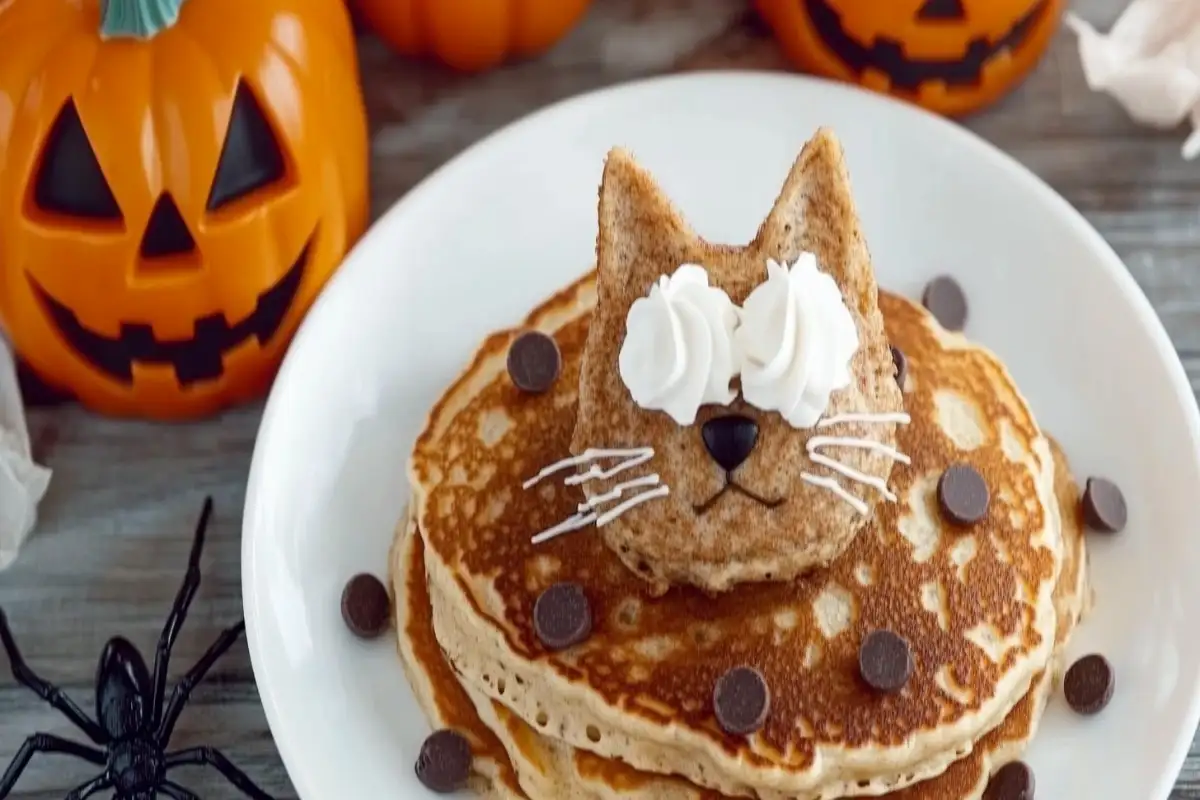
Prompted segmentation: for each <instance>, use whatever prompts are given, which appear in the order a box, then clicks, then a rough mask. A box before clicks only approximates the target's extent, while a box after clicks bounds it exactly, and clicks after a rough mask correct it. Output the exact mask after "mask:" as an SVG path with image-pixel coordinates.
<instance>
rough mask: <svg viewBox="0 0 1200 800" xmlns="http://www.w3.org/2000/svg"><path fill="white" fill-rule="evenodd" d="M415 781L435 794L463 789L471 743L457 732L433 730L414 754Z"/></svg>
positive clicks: (466, 777) (468, 768) (469, 764)
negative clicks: (415, 758)
mask: <svg viewBox="0 0 1200 800" xmlns="http://www.w3.org/2000/svg"><path fill="white" fill-rule="evenodd" d="M416 771H417V780H419V781H420V782H421V783H423V784H424V785H425V788H427V789H429V790H431V791H434V792H437V793H438V794H449V793H450V792H457V791H458V790H459V789H462V788H465V787H466V785H467V779H468V778H470V777H471V743H470V742H468V741H467V737H465V736H463V735H462V734H461V733H459V732H458V731H452V730H449V729H442V730H440V731H434V732H433V733H431V734H430V735H429V738H427V739H426V740H425V742H424V744H422V745H421V752H420V754H419V755H418V756H417V764H416Z"/></svg>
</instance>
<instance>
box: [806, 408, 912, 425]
mask: <svg viewBox="0 0 1200 800" xmlns="http://www.w3.org/2000/svg"><path fill="white" fill-rule="evenodd" d="M842 422H878V423H888V422H896V423H899V424H901V425H907V424H908V423H910V422H912V417H910V416H908V414H905V413H904V412H903V411H889V412H886V413H883V414H836V415H834V416H832V417H825V418H824V419H821V420H819V421H818V422H817V427H818V428H825V427H828V426H830V425H837V424H839V423H842Z"/></svg>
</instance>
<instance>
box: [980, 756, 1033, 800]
mask: <svg viewBox="0 0 1200 800" xmlns="http://www.w3.org/2000/svg"><path fill="white" fill-rule="evenodd" d="M1033 790H1034V781H1033V770H1031V769H1030V768H1029V765H1028V764H1026V763H1025V762H1024V761H1010V762H1008V763H1007V764H1005V765H1004V766H1003V767H1001V768H1000V769H998V770H996V774H995V775H993V776H992V779H991V780H990V781H988V785H987V788H986V789H984V790H983V800H1033Z"/></svg>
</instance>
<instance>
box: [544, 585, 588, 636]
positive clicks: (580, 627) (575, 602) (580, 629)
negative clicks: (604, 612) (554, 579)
mask: <svg viewBox="0 0 1200 800" xmlns="http://www.w3.org/2000/svg"><path fill="white" fill-rule="evenodd" d="M533 629H534V632H535V633H537V637H538V638H539V639H541V640H542V644H544V645H546V647H548V648H549V649H551V650H563V649H565V648H568V647H571V646H572V645H577V644H579V643H580V642H582V641H583V640H584V639H586V638H587V637H588V636H589V635H590V634H591V632H592V606H591V604H590V603H588V599H587V595H585V594H584V593H583V587H581V586H580V585H579V584H577V583H556V584H554V585H553V586H551V587H550V588H549V589H547V590H546V591H544V592H542V594H541V596H540V597H538V599H537V602H536V603H534V604H533Z"/></svg>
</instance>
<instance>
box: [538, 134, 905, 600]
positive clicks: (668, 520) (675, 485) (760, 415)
mask: <svg viewBox="0 0 1200 800" xmlns="http://www.w3.org/2000/svg"><path fill="white" fill-rule="evenodd" d="M599 217H600V235H599V238H598V244H597V263H598V276H599V278H598V293H599V302H598V303H597V308H596V314H595V317H594V319H593V321H592V326H591V329H590V334H589V336H588V340H587V345H586V347H585V349H584V354H583V370H582V375H581V384H580V388H579V414H578V415H577V417H576V423H575V429H574V432H573V437H572V440H571V447H570V452H571V454H574V455H579V454H581V453H583V452H584V451H586V450H588V449H589V448H601V449H604V448H641V447H652V448H654V451H655V455H654V459H653V460H652V461H651V462H649V463H647V464H646V465H645V470H644V473H643V474H648V473H650V472H653V473H654V474H657V475H658V476H659V477H660V480H661V485H663V486H666V487H668V488H669V491H670V493H669V494H668V495H666V496H665V497H662V498H660V499H657V500H654V501H653V502H647V503H643V504H641V505H639V506H637V507H635V508H632V509H630V510H629V511H628V512H626V513H624V514H622V515H620V516H618V517H617V518H616V519H614V520H612V521H611V522H609V523H608V524H606V525H604V526H603V527H601V528H600V529H599V534H600V535H601V536H602V537H603V540H604V541H605V542H606V543H607V544H608V546H609V547H611V548H612V549H613V550H614V551H615V552H616V553H617V555H618V556H619V557H620V558H621V560H622V561H623V562H624V563H625V564H626V565H627V566H628V567H629V568H630V569H631V570H634V571H635V572H637V573H638V574H639V575H641V576H642V577H643V578H645V579H646V580H648V581H650V582H652V583H653V584H654V586H655V587H656V589H657V590H658V591H662V590H665V589H666V587H667V586H668V585H669V584H673V583H688V584H692V585H695V586H700V587H702V588H706V589H709V590H713V591H726V590H729V589H731V588H733V587H735V586H736V585H737V584H739V583H742V582H747V581H762V580H775V581H786V580H790V579H791V578H793V577H795V576H796V575H798V574H800V573H802V572H804V571H806V570H808V569H810V568H812V567H814V566H821V565H824V564H827V563H828V562H829V561H830V560H831V559H832V558H834V557H835V556H836V555H838V554H839V553H841V552H842V551H843V550H844V549H845V548H846V546H847V545H848V544H849V543H850V541H851V540H852V539H853V538H854V536H855V534H856V533H857V532H858V531H859V530H860V529H861V528H862V527H863V525H865V524H866V522H867V520H868V519H870V517H871V515H872V513H873V512H874V510H875V508H876V505H877V503H878V502H879V501H880V494H879V493H878V492H877V491H875V490H873V489H868V488H867V487H866V486H853V485H849V486H848V487H847V488H849V489H850V490H851V491H852V492H853V493H854V494H855V495H856V496H857V497H858V499H859V500H860V501H861V504H862V508H856V507H855V506H854V505H852V504H850V503H847V502H845V501H844V500H843V499H841V498H839V497H838V496H836V495H835V494H833V493H832V492H830V491H829V490H828V489H827V488H824V487H822V486H819V485H814V484H812V483H809V482H808V481H806V480H805V478H804V475H805V474H806V473H807V474H808V475H811V476H817V477H821V478H831V479H839V480H841V476H839V475H838V474H837V473H835V472H833V471H832V470H831V469H830V468H829V467H828V466H825V465H821V464H819V463H815V462H814V461H813V460H812V459H811V458H810V455H809V453H808V451H807V449H806V445H807V444H808V443H809V441H810V439H811V438H812V437H813V436H817V435H821V434H822V433H826V432H827V431H821V430H818V429H815V428H809V429H801V428H793V427H792V426H791V425H789V424H788V423H787V422H785V421H784V418H783V416H782V415H781V414H779V413H777V412H771V413H766V412H763V411H761V410H759V409H756V408H754V407H753V406H752V405H750V404H749V403H747V402H745V400H744V399H742V397H740V396H739V397H738V398H737V399H735V400H734V402H733V403H731V404H729V405H726V406H717V405H708V406H704V407H702V408H701V410H700V414H699V416H698V417H697V419H696V421H695V423H694V424H692V425H688V426H683V425H680V424H678V423H677V422H676V421H675V420H674V419H673V418H672V417H670V416H668V415H667V414H665V413H663V412H661V411H648V410H646V409H643V408H640V407H639V406H638V405H637V404H635V403H634V402H633V400H632V398H631V396H630V392H629V390H628V389H626V387H625V385H624V384H623V383H622V382H621V377H620V375H619V370H618V353H619V351H620V349H621V346H622V343H623V342H624V339H625V330H626V327H625V326H626V316H627V315H628V313H629V310H630V306H631V305H632V304H633V303H634V301H636V300H637V299H638V298H641V297H643V296H645V295H646V293H647V292H648V290H649V289H650V287H651V286H653V285H654V284H655V283H656V282H657V281H658V280H659V278H660V277H662V276H663V275H669V274H671V273H672V272H673V271H674V270H675V269H676V268H677V267H679V266H680V265H682V264H699V265H702V266H703V267H704V268H705V270H706V271H707V273H708V279H709V281H710V283H711V285H713V286H716V287H718V288H720V289H723V290H725V291H726V293H727V294H728V295H729V297H730V298H732V300H733V302H734V303H735V304H737V305H739V306H740V305H741V304H742V303H744V302H745V300H746V298H747V297H748V296H749V295H750V293H751V291H752V290H753V289H754V288H755V287H757V286H759V285H760V284H761V283H763V281H764V279H765V278H766V277H767V260H768V259H773V260H775V261H777V262H780V263H784V264H788V265H790V264H793V263H794V262H795V261H796V259H797V258H798V257H799V256H800V255H801V254H802V253H805V252H808V253H812V254H815V255H816V257H817V261H818V262H819V264H820V265H821V266H822V267H823V269H824V270H825V271H826V272H827V273H828V274H829V275H830V276H832V277H833V279H834V281H835V282H836V283H837V286H838V288H839V289H840V290H841V293H842V295H843V300H844V302H845V303H846V305H847V307H848V308H849V311H850V315H851V317H852V318H853V321H854V324H855V326H856V327H857V329H858V340H859V346H858V350H857V352H856V353H855V354H854V357H853V359H852V361H851V364H850V374H851V377H852V380H851V382H850V385H849V386H847V387H845V388H843V389H838V390H837V391H835V392H833V394H832V396H831V398H830V402H829V406H828V410H827V414H828V415H829V416H832V415H836V414H848V413H868V412H869V413H877V414H879V413H888V412H897V411H901V410H902V403H901V397H900V391H899V390H898V389H897V387H896V381H895V377H894V376H895V365H894V363H893V361H892V355H891V350H890V349H889V347H888V341H887V338H886V336H884V333H883V322H882V319H881V318H880V315H879V308H878V305H877V295H878V289H877V287H876V285H875V277H874V272H873V270H872V269H871V259H870V255H869V254H868V252H867V246H866V243H865V241H864V240H863V236H862V233H861V231H860V230H859V222H858V215H857V213H856V211H855V208H854V201H853V199H852V198H851V195H850V181H849V176H848V174H847V171H846V165H845V162H844V159H843V157H842V149H841V146H840V145H839V144H838V142H837V140H836V138H835V137H834V136H833V134H832V133H830V132H829V131H825V130H822V131H818V132H817V134H816V135H815V136H814V137H813V139H812V141H810V142H809V143H808V144H807V145H806V146H805V148H804V150H803V152H802V153H801V154H800V156H799V158H798V159H797V161H796V163H795V166H793V168H792V170H791V172H790V174H789V175H788V177H787V179H786V181H785V182H784V185H783V188H782V190H781V191H780V194H779V197H778V199H777V200H776V201H775V204H774V207H773V208H772V210H771V212H770V214H769V215H768V217H767V219H766V220H765V221H764V222H763V223H762V226H761V227H760V229H759V231H758V234H757V236H755V238H754V241H753V242H751V243H750V244H749V245H747V246H745V247H732V246H727V245H717V244H712V243H709V242H706V241H704V240H703V239H701V238H700V237H699V236H697V235H696V234H695V233H694V232H692V231H691V229H690V228H689V227H688V225H687V223H686V222H685V221H684V219H683V217H682V216H681V215H680V214H679V212H677V211H676V210H675V209H674V208H673V207H672V205H671V203H670V201H669V200H668V199H667V198H666V196H664V195H663V194H662V192H661V191H660V190H659V188H658V186H657V185H656V184H655V182H654V179H653V178H652V177H651V176H650V175H649V174H648V173H647V172H646V171H645V170H643V169H641V168H640V167H639V166H638V165H637V164H636V163H635V162H634V160H633V158H632V156H630V155H629V154H628V153H626V152H625V151H623V150H614V151H613V152H612V153H611V154H610V155H609V157H608V160H607V162H606V164H605V168H604V176H603V182H602V184H601V188H600V206H599ZM730 415H737V416H741V417H744V418H746V419H749V420H751V421H753V422H754V423H755V424H756V426H757V442H756V444H755V446H754V448H753V450H752V452H751V453H750V456H749V458H747V459H746V460H745V461H744V462H743V463H741V465H740V466H738V467H737V470H736V475H735V485H736V487H737V488H738V490H737V491H722V489H723V488H724V487H725V486H726V484H727V482H728V480H727V476H726V470H725V469H724V468H723V467H722V466H721V465H720V464H718V463H717V461H716V460H714V458H712V457H710V455H709V453H708V451H707V450H706V448H705V445H704V442H703V440H702V436H701V430H702V427H703V426H704V425H705V423H707V422H709V421H711V420H712V419H714V418H715V417H719V416H725V417H728V416H730ZM840 433H841V434H842V435H857V436H870V437H871V438H872V439H873V440H875V441H877V442H879V443H881V444H884V445H888V446H892V445H894V444H895V426H894V425H892V424H889V423H881V424H874V425H871V426H869V427H866V426H855V425H846V426H843V428H842V430H841V431H840ZM565 455H568V453H566V452H558V453H549V452H548V453H547V456H548V457H549V458H550V460H549V461H547V462H546V463H547V464H549V463H551V462H554V461H558V460H559V459H560V458H562V457H563V456H565ZM836 455H837V457H838V460H839V461H840V462H841V463H842V464H844V465H845V467H847V468H849V469H852V470H855V471H857V472H859V473H862V474H864V475H868V476H871V477H872V478H877V479H881V480H883V481H884V482H886V481H887V479H888V477H889V475H890V474H891V472H892V465H893V462H892V459H891V458H889V457H888V456H887V455H885V454H884V452H883V451H881V450H878V449H844V450H842V451H840V452H838V453H836ZM537 466H539V467H540V466H544V465H540V464H539V465H537ZM590 466H591V465H590V464H584V465H582V466H581V467H580V469H581V470H584V469H587V468H589V467H590ZM637 474H638V473H626V474H625V476H624V477H627V478H628V477H636V476H637ZM583 488H584V490H585V492H586V493H587V495H588V496H589V497H596V496H597V495H600V494H603V493H604V492H606V491H607V490H608V489H609V488H610V485H607V484H605V483H603V482H600V481H592V482H588V483H585V484H583ZM735 526H736V527H737V529H738V535H737V536H731V535H729V532H730V530H731V529H732V528H734V527H735Z"/></svg>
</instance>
